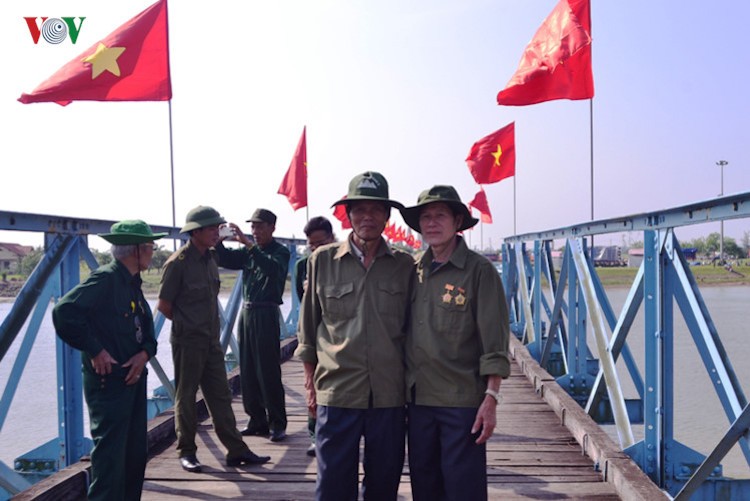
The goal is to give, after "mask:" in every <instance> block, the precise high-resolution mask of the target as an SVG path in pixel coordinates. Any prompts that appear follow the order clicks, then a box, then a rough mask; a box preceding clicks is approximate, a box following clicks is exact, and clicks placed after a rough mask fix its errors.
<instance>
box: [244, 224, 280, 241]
mask: <svg viewBox="0 0 750 501" xmlns="http://www.w3.org/2000/svg"><path fill="white" fill-rule="evenodd" d="M274 230H276V225H274V224H271V223H266V222H265V221H263V222H260V223H251V224H250V231H251V232H252V234H253V239H254V240H255V243H256V244H257V245H260V246H261V247H262V246H264V245H267V244H270V243H271V240H273V232H274Z"/></svg>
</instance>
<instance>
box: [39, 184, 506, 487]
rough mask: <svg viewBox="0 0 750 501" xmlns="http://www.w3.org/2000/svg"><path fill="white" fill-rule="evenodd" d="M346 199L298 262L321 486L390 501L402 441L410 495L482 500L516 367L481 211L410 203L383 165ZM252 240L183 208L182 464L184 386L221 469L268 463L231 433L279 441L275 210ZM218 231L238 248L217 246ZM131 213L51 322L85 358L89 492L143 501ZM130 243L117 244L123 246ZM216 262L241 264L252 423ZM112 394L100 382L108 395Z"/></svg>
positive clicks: (179, 315)
mask: <svg viewBox="0 0 750 501" xmlns="http://www.w3.org/2000/svg"><path fill="white" fill-rule="evenodd" d="M336 205H343V206H344V207H345V209H346V213H347V216H348V218H349V220H350V222H351V225H352V230H353V231H352V232H351V233H350V235H349V236H348V237H347V238H346V239H345V240H343V241H342V242H335V241H334V240H335V238H334V236H333V232H332V230H331V225H330V222H328V220H326V219H325V218H313V219H311V220H310V221H309V222H308V224H307V226H306V227H305V234H306V235H307V238H308V245H309V247H310V249H311V251H314V252H312V254H311V255H310V256H309V257H305V258H304V259H303V260H302V261H301V262H300V263H298V264H297V268H296V271H297V283H296V284H295V286H296V287H295V289H296V292H297V294H299V295H300V296H301V311H300V323H299V329H298V347H297V349H296V351H295V354H296V355H297V356H298V357H299V359H300V360H302V362H303V365H304V370H305V388H306V396H307V406H308V410H309V415H310V419H309V430H310V435H311V438H313V445H311V447H310V449H309V450H308V454H310V455H313V456H317V465H318V475H317V483H316V498H317V499H319V500H323V501H326V500H338V499H344V500H349V499H357V498H358V496H359V492H360V488H359V485H358V470H359V459H360V441H361V439H362V438H364V440H365V442H364V443H365V445H364V456H363V467H364V472H365V476H364V480H363V482H362V487H361V493H362V496H363V497H364V499H368V500H390V499H393V500H395V499H396V498H397V492H398V487H399V483H400V478H401V473H402V469H403V463H404V457H405V446H406V442H407V437H408V451H409V470H410V476H411V484H412V493H413V497H414V499H416V500H422V499H424V500H428V499H429V500H431V499H459V498H466V499H472V500H473V499H486V498H487V479H486V446H485V443H486V441H487V440H488V439H489V437H490V436H491V434H492V432H493V431H494V428H495V425H496V421H495V419H496V418H495V416H496V406H497V403H498V402H499V400H500V396H499V393H498V392H499V388H500V383H501V380H502V378H505V377H507V376H508V375H509V373H510V364H509V358H508V313H507V306H506V302H505V297H504V294H503V289H502V284H501V281H500V278H499V276H498V274H497V272H496V271H495V269H494V267H493V266H492V265H491V263H489V261H487V260H486V259H485V258H484V257H482V256H480V255H479V254H477V253H475V252H473V251H471V250H469V249H468V247H467V245H466V243H465V242H464V240H463V238H462V237H461V235H460V233H461V232H462V231H464V230H466V229H469V228H471V227H472V226H474V225H475V224H476V223H477V220H476V219H474V218H472V217H471V214H470V212H469V211H468V209H467V207H466V206H465V205H464V204H463V203H462V202H461V200H460V198H459V196H458V194H457V192H456V190H455V189H454V188H452V187H450V186H434V187H432V188H430V189H428V190H425V191H424V192H422V193H421V194H420V195H419V197H418V201H417V204H416V205H415V206H413V207H404V206H403V205H402V204H400V203H399V202H397V201H395V200H391V199H390V198H389V194H388V183H387V181H386V180H385V178H384V177H383V176H382V175H381V174H379V173H377V172H365V173H363V174H360V175H358V176H356V177H355V178H354V179H352V181H351V182H350V184H349V190H348V193H347V196H346V197H345V198H343V199H341V200H339V201H337V202H335V203H334V206H336ZM392 208H396V209H397V210H399V211H401V214H402V216H403V218H404V221H405V222H406V224H407V225H409V226H410V227H411V228H412V229H414V230H415V231H417V232H419V233H421V234H422V237H423V240H424V242H425V243H427V244H428V245H429V248H428V249H427V251H426V252H424V254H423V255H421V256H420V257H419V258H418V260H417V261H416V262H415V260H414V258H413V257H412V256H411V255H410V254H408V253H405V252H403V251H399V250H396V249H393V248H391V247H390V246H388V244H387V243H386V241H385V240H384V238H383V236H382V233H383V231H384V229H385V225H386V223H387V221H388V220H389V218H390V213H391V210H392ZM248 222H250V223H251V229H252V234H253V239H252V240H251V239H250V238H248V237H247V236H246V235H245V234H244V233H243V232H242V230H241V229H240V228H239V227H238V226H237V225H236V224H234V223H228V224H227V223H226V221H225V220H224V218H222V217H221V215H220V214H219V213H218V212H217V211H216V210H214V209H213V208H211V207H204V206H199V207H196V208H195V209H193V210H192V211H190V213H188V215H187V218H186V224H185V226H184V227H183V228H182V230H181V231H182V232H183V233H188V234H189V241H188V243H187V244H185V245H184V246H183V247H182V248H181V249H179V250H178V251H176V252H175V253H174V254H173V255H172V256H170V258H169V259H168V260H167V262H166V264H165V266H164V271H163V275H162V283H161V288H160V291H159V299H158V304H157V308H158V310H159V311H161V312H162V313H163V314H164V315H165V316H166V317H167V318H169V319H170V320H172V332H171V338H170V341H171V344H172V352H173V353H172V355H173V362H174V368H175V369H174V370H175V428H176V432H177V451H178V455H179V457H180V464H181V466H182V468H184V469H185V470H187V471H190V472H200V471H201V470H202V465H201V464H200V462H199V461H198V459H197V455H196V451H197V447H196V443H195V434H196V427H197V421H196V415H195V397H196V393H197V390H198V389H199V388H200V389H201V390H202V392H203V395H204V398H205V400H206V404H207V406H208V408H209V412H210V414H211V418H212V421H213V424H214V428H215V430H216V433H217V436H218V438H219V440H220V441H221V442H222V444H223V445H224V446H225V447H226V449H227V454H226V463H227V465H228V466H239V465H242V464H262V463H265V462H267V461H268V460H269V459H270V458H269V457H268V456H258V455H256V454H255V453H253V452H252V451H251V450H250V449H249V448H248V447H247V445H246V444H245V443H244V441H243V439H242V435H256V436H269V437H270V440H272V441H281V440H284V439H285V438H286V427H287V417H286V411H285V404H284V388H283V384H282V381H281V369H280V365H279V358H280V353H279V351H280V345H279V313H278V305H279V304H281V302H282V295H283V291H284V286H285V280H286V276H287V267H288V265H289V259H290V253H289V250H287V249H286V247H284V246H283V245H281V244H280V243H278V242H276V241H275V240H274V239H273V232H274V230H275V223H276V216H275V215H274V214H273V213H272V212H270V211H268V210H265V209H258V210H257V211H256V212H255V213H254V214H253V216H252V217H251V219H249V220H248ZM220 227H227V228H229V229H230V232H231V238H232V239H233V240H235V241H237V242H239V243H241V244H242V247H241V248H238V249H230V248H226V247H224V245H223V243H222V240H223V239H224V238H226V236H224V237H222V236H221V235H220ZM163 236H164V234H153V233H152V232H151V229H150V228H149V227H148V225H147V224H146V223H144V222H142V221H122V222H120V223H116V224H115V225H113V226H112V231H111V233H110V234H105V235H102V237H103V238H105V239H107V240H108V241H110V242H112V243H113V255H114V257H115V260H114V262H113V263H112V264H111V265H107V266H105V267H102V268H100V269H99V270H97V271H95V272H94V273H92V275H91V276H90V277H89V278H88V279H87V280H85V281H84V282H83V283H82V284H80V285H79V286H77V287H76V288H74V289H73V290H71V291H70V292H69V293H68V294H67V295H66V296H65V297H64V298H62V300H61V301H60V302H59V303H58V305H57V306H56V307H55V310H54V314H53V318H54V321H55V327H56V329H57V332H58V335H59V336H60V337H61V338H62V339H63V340H65V341H66V342H68V343H69V344H70V345H71V346H73V347H74V348H77V349H80V350H81V351H82V352H83V354H84V357H83V373H84V389H85V392H86V399H87V402H88V404H89V412H90V417H91V431H92V438H93V439H94V449H93V451H92V469H93V472H92V483H91V486H90V490H89V498H90V499H138V498H139V497H140V491H141V488H142V484H143V477H144V471H145V458H146V451H145V447H146V439H145V378H141V377H140V376H141V374H142V372H143V371H144V370H145V364H146V362H147V361H148V359H149V358H150V357H153V356H154V354H155V352H156V341H155V338H154V329H153V322H152V318H151V313H150V309H149V308H148V304H147V303H146V301H145V299H144V298H143V294H142V292H141V289H140V275H139V272H140V271H141V270H145V269H146V268H147V267H148V265H149V263H150V261H151V256H152V254H153V241H155V240H156V239H158V238H161V237H163ZM120 247H123V248H124V249H118V248H120ZM218 266H222V267H224V268H228V269H238V270H243V275H242V277H243V278H242V279H243V299H244V303H243V309H242V315H241V319H240V322H239V329H238V330H239V342H240V377H241V387H242V397H243V406H244V410H245V412H246V413H247V414H248V416H249V421H248V423H247V426H246V427H245V428H244V429H243V430H241V431H239V430H238V429H237V425H236V420H235V416H234V413H233V411H232V409H231V401H232V395H231V393H230V390H229V388H228V385H227V380H226V370H225V368H224V358H223V351H222V349H221V343H220V340H219V326H220V320H219V306H218V301H217V299H218V292H219V283H220V279H219V272H218ZM110 393H111V394H110Z"/></svg>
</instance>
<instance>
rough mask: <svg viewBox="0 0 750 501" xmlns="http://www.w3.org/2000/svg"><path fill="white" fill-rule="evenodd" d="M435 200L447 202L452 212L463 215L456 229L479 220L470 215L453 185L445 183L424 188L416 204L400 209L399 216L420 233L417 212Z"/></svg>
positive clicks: (471, 224) (465, 227) (464, 227)
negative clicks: (427, 188) (461, 221)
mask: <svg viewBox="0 0 750 501" xmlns="http://www.w3.org/2000/svg"><path fill="white" fill-rule="evenodd" d="M436 202H441V203H444V204H448V205H449V206H451V208H452V209H453V212H454V213H456V214H461V215H462V216H463V217H464V220H463V223H461V226H460V227H459V228H458V230H457V231H464V230H468V229H469V228H471V227H473V226H474V225H475V224H477V223H478V222H479V219H477V218H475V217H472V216H471V212H469V208H468V207H466V205H464V203H463V202H462V201H461V197H459V196H458V192H457V191H456V189H455V188H454V187H453V186H447V185H436V186H433V187H432V188H430V189H429V190H424V191H423V192H422V193H420V194H419V198H418V199H417V205H415V206H413V207H405V208H404V209H403V210H401V216H402V217H403V218H404V222H406V224H407V225H409V227H410V228H411V229H412V230H414V231H416V232H418V233H422V230H421V228H420V227H419V214H420V213H421V212H422V209H423V208H424V207H425V206H426V205H429V204H434V203H436Z"/></svg>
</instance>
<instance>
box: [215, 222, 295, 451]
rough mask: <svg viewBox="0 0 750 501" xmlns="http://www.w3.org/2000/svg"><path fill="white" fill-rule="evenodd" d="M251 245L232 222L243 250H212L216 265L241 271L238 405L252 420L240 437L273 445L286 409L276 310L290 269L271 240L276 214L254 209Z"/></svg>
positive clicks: (283, 250) (220, 247) (283, 425)
mask: <svg viewBox="0 0 750 501" xmlns="http://www.w3.org/2000/svg"><path fill="white" fill-rule="evenodd" d="M247 222H249V223H251V230H252V234H253V239H254V240H255V243H253V242H252V241H251V240H250V239H249V238H248V237H247V236H246V235H245V234H244V233H243V232H242V230H240V228H239V226H237V225H236V224H234V223H230V224H229V226H230V227H231V228H232V231H233V232H234V239H235V240H237V241H238V242H240V243H242V244H243V245H244V247H243V248H241V249H227V248H226V247H224V246H223V245H222V244H221V243H219V244H218V245H217V247H216V251H217V254H218V256H219V264H220V265H221V266H222V267H224V268H228V269H230V270H243V274H242V280H243V283H242V293H243V297H244V300H245V304H244V307H243V309H242V318H241V319H240V323H239V329H238V330H239V336H240V379H241V381H242V403H243V405H244V407H245V412H246V413H247V414H248V416H250V421H249V422H248V424H247V427H245V429H243V430H242V431H241V433H242V434H243V435H258V436H267V435H269V434H270V435H271V440H272V441H273V442H279V441H281V440H284V439H285V438H286V424H287V419H286V406H285V403H284V386H283V384H282V383H281V362H280V358H281V344H280V338H279V335H280V325H279V305H280V304H281V303H282V296H283V294H284V286H285V285H286V276H287V272H288V270H289V258H290V252H289V249H287V248H286V247H284V246H283V245H281V244H280V243H278V242H277V241H276V240H274V238H273V232H274V231H275V230H276V215H275V214H274V213H273V212H271V211H269V210H266V209H258V210H256V211H255V212H254V213H253V216H252V217H251V218H250V219H248V220H247Z"/></svg>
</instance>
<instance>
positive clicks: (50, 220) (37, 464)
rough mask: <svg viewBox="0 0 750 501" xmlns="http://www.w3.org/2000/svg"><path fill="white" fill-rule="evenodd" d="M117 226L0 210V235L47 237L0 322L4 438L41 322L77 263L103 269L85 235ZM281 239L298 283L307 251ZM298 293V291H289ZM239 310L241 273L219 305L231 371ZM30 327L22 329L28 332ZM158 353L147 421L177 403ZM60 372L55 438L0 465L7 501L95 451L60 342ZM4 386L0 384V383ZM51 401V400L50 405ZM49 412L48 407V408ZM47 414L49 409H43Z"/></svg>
mask: <svg viewBox="0 0 750 501" xmlns="http://www.w3.org/2000/svg"><path fill="white" fill-rule="evenodd" d="M114 222H115V221H105V220H94V219H79V218H69V217H63V216H51V215H41V214H28V213H17V212H7V211H0V230H12V231H27V232H38V233H43V234H44V242H45V252H44V256H43V257H42V259H41V260H40V262H39V264H38V265H37V266H36V268H35V269H34V271H33V272H32V273H31V275H30V276H29V278H28V279H27V281H26V283H25V284H24V286H23V288H22V289H21V290H20V292H19V293H18V295H17V297H16V299H15V301H14V303H13V306H12V307H11V309H10V311H9V313H8V315H7V316H6V317H5V318H4V319H3V321H2V323H1V324H0V363H12V364H13V367H12V368H11V370H10V375H9V378H8V380H7V381H6V382H5V384H4V386H3V387H2V388H0V390H2V394H1V396H0V433H2V428H3V424H4V423H5V421H6V419H7V417H8V415H9V412H10V408H11V403H12V402H13V399H14V397H16V390H17V389H18V384H19V381H20V380H21V377H22V375H23V372H24V368H25V366H26V363H27V361H28V359H29V355H30V353H31V350H32V347H33V345H34V341H35V340H36V338H37V335H38V333H39V329H40V326H41V324H42V319H43V318H44V317H45V315H48V310H49V308H50V304H51V303H54V302H56V301H57V300H58V299H59V298H60V297H62V295H64V294H65V293H66V292H67V291H69V290H70V289H72V288H73V287H75V286H76V285H77V284H78V283H79V280H80V271H81V270H80V264H81V262H83V263H85V264H86V265H87V266H88V267H89V269H91V270H94V269H96V268H97V267H98V266H99V264H98V263H97V261H96V258H95V257H94V256H93V254H92V253H91V251H90V250H89V248H88V236H89V235H92V234H96V233H106V232H108V231H109V229H110V226H111V225H112V224H113V223H114ZM152 229H153V230H154V231H155V232H166V233H167V234H168V236H167V237H166V238H172V239H176V240H184V239H185V235H184V234H180V233H179V228H173V227H163V226H152ZM277 241H279V242H280V243H282V244H284V245H286V246H287V247H289V249H290V252H291V256H290V266H289V270H290V273H291V281H292V284H294V280H295V277H294V273H295V267H294V263H295V262H296V259H297V257H298V253H297V246H299V245H304V243H305V241H303V240H299V239H286V238H277ZM292 289H293V287H292ZM291 296H292V305H291V309H290V312H289V314H288V316H287V318H286V319H285V318H284V317H283V315H282V313H281V310H279V315H280V316H281V318H280V320H281V321H280V325H281V329H280V332H279V336H280V337H281V338H282V339H283V338H286V337H290V336H293V335H294V333H295V332H296V326H297V318H298V309H299V308H298V305H299V301H298V299H297V297H296V294H294V293H292V294H291ZM241 307H242V275H241V274H239V275H238V277H237V280H236V281H235V284H234V287H233V289H232V291H231V293H230V295H229V298H228V300H227V302H226V305H222V304H221V301H220V302H219V308H220V312H221V319H220V322H221V334H220V336H221V343H222V347H223V348H224V352H225V353H227V350H228V349H231V351H232V353H233V354H234V357H228V360H227V364H228V366H230V367H231V365H232V364H233V363H236V360H237V359H238V356H237V354H238V353H239V349H238V343H237V338H236V336H235V334H234V325H235V323H236V318H237V315H238V314H239V312H240V311H241ZM164 325H165V317H164V316H163V315H162V314H161V312H158V311H154V326H155V331H156V336H157V339H158V337H159V335H160V334H161V331H162V329H163V327H164ZM24 327H25V328H24ZM16 339H20V345H19V350H18V352H17V354H16V357H15V359H14V360H12V361H11V360H6V357H5V356H6V354H7V353H8V349H9V348H10V346H11V345H12V344H13V343H14V342H15V340H16ZM160 356H162V357H163V356H167V357H169V356H171V355H170V354H163V353H162V354H157V356H156V357H154V358H152V359H151V360H149V364H150V367H151V369H152V371H153V372H154V373H155V374H156V376H157V377H158V379H159V381H160V382H161V385H162V386H160V387H159V388H157V389H155V390H154V394H153V395H151V396H150V397H149V401H148V413H149V418H151V417H153V416H155V415H156V414H158V413H160V412H162V411H164V410H166V409H168V408H170V407H172V406H173V405H174V378H173V376H170V375H169V374H167V373H166V371H165V370H164V368H163V367H162V365H161V364H160V362H159V357H160ZM56 368H57V385H56V388H57V389H58V395H57V399H56V400H57V416H58V420H57V422H58V435H57V438H55V439H53V440H50V441H49V442H47V443H45V444H41V445H40V446H39V447H37V448H35V449H34V450H33V451H29V452H28V453H26V454H24V455H22V456H20V457H19V458H17V459H16V460H15V462H14V465H13V468H11V467H9V466H8V465H6V464H4V463H3V462H2V461H0V499H8V497H9V496H10V495H12V494H15V493H18V492H20V491H22V490H25V489H27V488H28V487H30V486H31V484H33V483H35V482H37V481H39V480H41V479H42V478H45V477H47V476H49V475H51V474H52V473H54V472H55V471H58V470H59V469H61V468H63V467H65V466H69V465H71V464H73V463H75V462H77V461H78V460H79V459H80V458H81V457H82V456H84V455H86V454H88V453H89V452H90V450H91V446H92V442H91V440H90V439H88V438H86V437H85V436H84V416H83V404H84V402H83V386H82V376H81V359H80V352H79V351H78V350H74V349H72V348H71V347H70V346H68V345H67V344H65V343H63V342H62V341H60V340H59V339H56ZM0 384H2V382H0ZM52 400H53V396H50V402H52ZM50 411H51V409H50ZM39 412H44V409H39Z"/></svg>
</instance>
